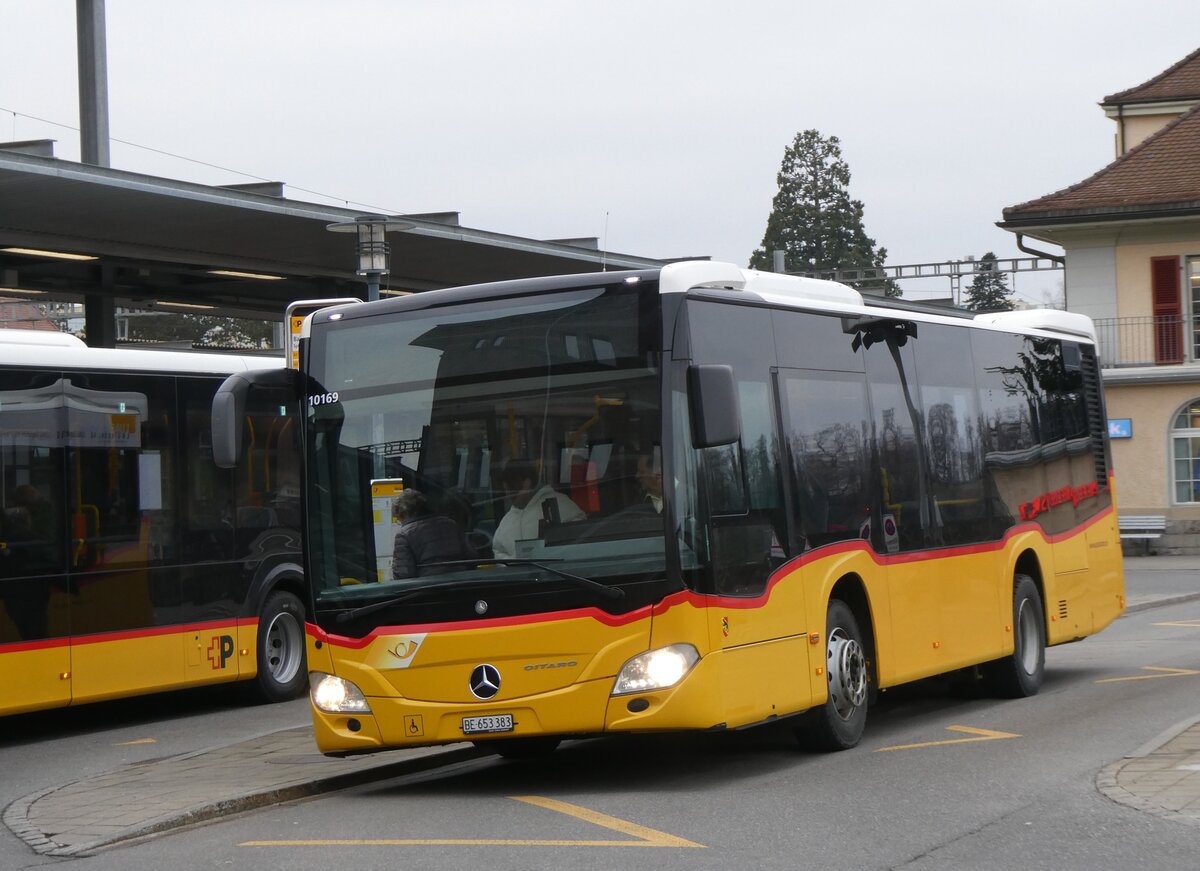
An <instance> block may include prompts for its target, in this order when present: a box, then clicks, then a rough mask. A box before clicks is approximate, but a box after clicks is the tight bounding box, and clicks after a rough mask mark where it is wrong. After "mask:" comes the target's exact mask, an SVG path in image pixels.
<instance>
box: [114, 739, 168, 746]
mask: <svg viewBox="0 0 1200 871" xmlns="http://www.w3.org/2000/svg"><path fill="white" fill-rule="evenodd" d="M157 743H158V741H157V739H155V738H138V739H137V740H136V741H121V742H120V743H118V744H114V745H113V746H114V747H132V746H133V745H134V744H157Z"/></svg>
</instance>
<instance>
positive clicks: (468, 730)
mask: <svg viewBox="0 0 1200 871" xmlns="http://www.w3.org/2000/svg"><path fill="white" fill-rule="evenodd" d="M462 730H463V734H464V735H478V734H480V733H481V732H511V731H512V730H513V718H512V714H491V715H490V716H487V717H463V721H462Z"/></svg>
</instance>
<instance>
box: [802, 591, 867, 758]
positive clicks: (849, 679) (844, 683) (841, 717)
mask: <svg viewBox="0 0 1200 871" xmlns="http://www.w3.org/2000/svg"><path fill="white" fill-rule="evenodd" d="M826 614H827V616H826V618H825V675H826V678H827V680H828V682H829V697H828V698H827V699H826V700H825V704H824V705H822V706H821V707H819V708H817V709H815V710H813V711H810V712H809V713H808V714H806V715H805V717H804V722H803V724H802V725H801V726H800V727H799V728H798V729H797V737H799V738H800V741H801V743H803V744H805V745H808V746H811V747H813V748H814V749H817V750H849V749H850V748H851V747H854V746H855V745H857V744H858V742H859V741H860V740H861V739H862V735H863V730H864V729H865V728H866V725H867V701H868V696H869V688H870V683H871V680H870V665H869V664H868V662H867V652H866V648H865V646H864V643H863V635H862V632H861V631H860V630H859V628H858V620H857V619H856V618H855V616H854V612H853V611H852V610H851V609H850V606H849V605H847V604H846V603H845V602H843V601H841V600H840V599H830V600H829V609H828V611H827V612H826Z"/></svg>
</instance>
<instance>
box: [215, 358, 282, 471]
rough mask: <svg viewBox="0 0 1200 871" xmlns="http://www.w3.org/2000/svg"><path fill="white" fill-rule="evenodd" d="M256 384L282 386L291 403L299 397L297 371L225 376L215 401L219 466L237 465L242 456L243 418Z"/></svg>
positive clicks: (266, 371) (235, 466) (268, 371)
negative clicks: (248, 399)
mask: <svg viewBox="0 0 1200 871" xmlns="http://www.w3.org/2000/svg"><path fill="white" fill-rule="evenodd" d="M253 387H265V388H270V389H275V390H278V389H280V388H283V390H284V393H285V395H286V397H287V403H288V404H292V403H293V402H294V401H295V397H296V396H297V387H296V372H295V370H293V369H253V370H251V371H249V372H235V373H234V374H233V375H230V376H229V377H228V378H226V379H225V381H224V383H223V384H222V385H221V386H220V387H219V388H218V389H217V392H216V394H214V395H213V401H212V421H211V426H212V450H213V462H214V463H216V464H217V466H218V467H219V468H222V469H234V468H237V464H238V459H239V458H240V457H241V455H242V419H243V418H244V417H245V416H246V398H247V397H248V396H249V394H250V390H251V388H253Z"/></svg>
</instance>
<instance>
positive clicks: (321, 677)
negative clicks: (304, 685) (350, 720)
mask: <svg viewBox="0 0 1200 871" xmlns="http://www.w3.org/2000/svg"><path fill="white" fill-rule="evenodd" d="M308 684H309V687H310V690H309V692H310V693H311V695H312V701H313V704H314V705H316V706H317V707H318V708H320V709H321V710H322V711H324V712H325V713H327V714H369V713H371V706H370V705H368V704H367V697H366V696H364V695H363V694H362V690H360V689H359V688H358V687H356V686H355V685H354V684H352V683H350V681H348V680H342V679H341V678H340V677H337V676H336V675H332V674H323V673H321V672H319V671H314V672H313V673H312V674H310V675H309V676H308Z"/></svg>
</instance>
